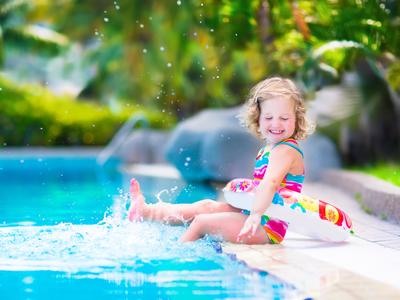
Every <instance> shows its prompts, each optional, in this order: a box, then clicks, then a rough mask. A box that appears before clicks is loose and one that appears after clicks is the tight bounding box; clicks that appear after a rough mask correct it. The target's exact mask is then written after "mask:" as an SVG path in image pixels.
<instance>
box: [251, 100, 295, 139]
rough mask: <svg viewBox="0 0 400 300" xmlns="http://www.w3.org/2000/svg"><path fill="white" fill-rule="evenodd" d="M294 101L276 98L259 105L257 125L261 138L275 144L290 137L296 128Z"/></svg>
mask: <svg viewBox="0 0 400 300" xmlns="http://www.w3.org/2000/svg"><path fill="white" fill-rule="evenodd" d="M294 109H295V105H294V101H293V100H291V99H289V98H286V97H276V98H272V99H269V100H266V101H263V102H261V103H260V118H259V120H258V124H259V126H260V132H261V135H262V137H263V138H265V139H266V140H267V142H268V143H270V144H276V143H279V142H280V141H282V140H284V139H287V138H289V137H291V136H292V135H293V134H294V131H295V128H296V114H295V111H294Z"/></svg>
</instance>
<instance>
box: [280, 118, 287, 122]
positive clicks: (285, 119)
mask: <svg viewBox="0 0 400 300" xmlns="http://www.w3.org/2000/svg"><path fill="white" fill-rule="evenodd" d="M281 120H283V121H287V120H289V118H281Z"/></svg>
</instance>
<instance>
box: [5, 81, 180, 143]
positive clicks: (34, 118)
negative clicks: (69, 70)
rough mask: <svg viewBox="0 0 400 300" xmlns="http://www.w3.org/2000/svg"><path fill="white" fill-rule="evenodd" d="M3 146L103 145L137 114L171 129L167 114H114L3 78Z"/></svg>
mask: <svg viewBox="0 0 400 300" xmlns="http://www.w3.org/2000/svg"><path fill="white" fill-rule="evenodd" d="M0 87H1V90H0V143H1V144H2V145H8V146H20V145H32V146H33V145H34V146H48V145H104V144H106V143H107V142H108V141H109V140H110V139H111V138H112V136H113V135H114V133H115V132H116V130H118V128H119V127H120V126H121V125H122V124H123V123H124V122H125V121H126V120H127V119H128V118H129V117H130V116H131V115H132V114H133V113H134V112H137V113H142V114H144V115H145V117H147V118H148V120H149V123H150V126H151V127H153V128H169V127H170V126H172V125H173V123H174V118H173V117H171V116H170V115H167V114H166V113H161V112H156V111H150V110H142V109H138V108H133V107H131V106H130V105H126V106H125V107H124V108H123V110H122V111H121V112H118V113H114V112H112V111H111V110H110V109H109V108H107V107H105V106H100V105H98V104H94V103H90V102H87V103H82V102H77V101H75V100H74V99H71V98H68V97H60V96H54V95H53V94H51V93H50V92H49V91H47V90H46V89H44V88H41V87H38V86H23V87H21V86H18V87H17V86H16V85H15V84H13V83H11V82H9V81H7V80H5V79H3V78H0Z"/></svg>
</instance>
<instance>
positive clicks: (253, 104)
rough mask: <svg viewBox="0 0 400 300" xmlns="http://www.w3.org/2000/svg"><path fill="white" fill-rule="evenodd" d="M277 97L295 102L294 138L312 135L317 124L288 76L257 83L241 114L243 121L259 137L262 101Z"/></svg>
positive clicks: (301, 138) (240, 117) (300, 138)
mask: <svg viewBox="0 0 400 300" xmlns="http://www.w3.org/2000/svg"><path fill="white" fill-rule="evenodd" d="M275 97H288V98H289V99H292V100H293V101H294V103H295V115H296V125H295V130H294V133H293V136H292V137H293V138H294V139H296V140H303V139H305V138H306V137H307V136H308V135H310V134H311V133H312V132H313V131H314V129H315V125H314V124H313V123H311V122H310V121H309V120H308V119H307V117H306V108H305V104H304V100H303V97H302V95H301V93H300V91H299V89H298V88H297V87H296V85H295V84H294V83H293V81H291V80H290V79H287V78H281V77H271V78H267V79H265V80H263V81H261V82H259V83H257V84H256V85H255V86H254V87H253V88H252V89H251V90H250V94H249V97H248V99H247V101H246V103H245V110H244V111H243V112H242V113H241V114H240V115H239V119H240V121H241V123H242V124H243V125H244V126H245V127H247V128H248V129H249V130H250V132H251V133H253V134H254V135H256V136H257V137H258V138H262V136H261V133H260V126H259V118H260V103H261V102H263V101H267V100H268V99H271V98H275Z"/></svg>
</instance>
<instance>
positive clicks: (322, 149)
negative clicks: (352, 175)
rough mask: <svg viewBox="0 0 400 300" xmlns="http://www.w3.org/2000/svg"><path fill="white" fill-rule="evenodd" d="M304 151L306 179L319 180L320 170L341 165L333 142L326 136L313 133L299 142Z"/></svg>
mask: <svg viewBox="0 0 400 300" xmlns="http://www.w3.org/2000/svg"><path fill="white" fill-rule="evenodd" d="M300 148H301V149H302V150H303V152H304V165H305V173H306V179H307V180H319V179H320V178H321V175H322V172H323V171H325V170H327V169H337V168H340V166H341V160H340V156H339V154H338V151H337V149H336V146H335V144H334V143H333V142H332V141H331V140H330V139H329V138H328V137H326V136H324V135H321V134H317V133H314V134H313V135H311V136H309V137H308V138H307V139H306V140H305V141H301V142H300Z"/></svg>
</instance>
